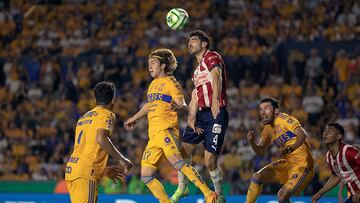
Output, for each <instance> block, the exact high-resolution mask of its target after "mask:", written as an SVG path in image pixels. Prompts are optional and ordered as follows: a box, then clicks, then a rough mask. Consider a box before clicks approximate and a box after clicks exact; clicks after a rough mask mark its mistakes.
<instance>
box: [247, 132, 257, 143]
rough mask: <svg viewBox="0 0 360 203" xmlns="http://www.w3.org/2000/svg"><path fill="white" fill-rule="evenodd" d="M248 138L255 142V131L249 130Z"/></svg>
mask: <svg viewBox="0 0 360 203" xmlns="http://www.w3.org/2000/svg"><path fill="white" fill-rule="evenodd" d="M246 138H247V140H248V141H249V142H253V141H254V140H255V131H254V130H249V132H248V133H247V134H246Z"/></svg>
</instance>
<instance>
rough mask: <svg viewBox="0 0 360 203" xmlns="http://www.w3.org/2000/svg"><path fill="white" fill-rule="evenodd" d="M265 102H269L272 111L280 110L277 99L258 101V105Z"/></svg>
mask: <svg viewBox="0 0 360 203" xmlns="http://www.w3.org/2000/svg"><path fill="white" fill-rule="evenodd" d="M266 102H269V103H270V104H271V106H272V107H273V108H274V109H278V108H280V105H279V101H278V100H277V99H274V98H271V97H266V98H263V99H262V100H261V101H260V103H259V105H260V104H262V103H266Z"/></svg>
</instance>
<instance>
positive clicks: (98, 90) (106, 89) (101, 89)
mask: <svg viewBox="0 0 360 203" xmlns="http://www.w3.org/2000/svg"><path fill="white" fill-rule="evenodd" d="M115 91H116V87H115V85H114V84H113V83H111V82H99V83H97V84H96V85H95V88H94V95H95V100H96V104H100V105H108V104H110V102H111V101H112V100H113V98H114V97H115Z"/></svg>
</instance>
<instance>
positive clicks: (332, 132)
mask: <svg viewBox="0 0 360 203" xmlns="http://www.w3.org/2000/svg"><path fill="white" fill-rule="evenodd" d="M344 134H345V130H344V127H343V126H342V125H340V124H339V123H335V122H334V123H328V124H327V125H326V127H325V129H324V132H323V134H322V136H323V142H324V144H326V145H329V144H334V143H336V142H341V140H342V138H343V136H344Z"/></svg>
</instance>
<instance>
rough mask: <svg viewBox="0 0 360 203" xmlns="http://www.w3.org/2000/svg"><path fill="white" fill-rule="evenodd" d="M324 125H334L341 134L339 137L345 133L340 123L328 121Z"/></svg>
mask: <svg viewBox="0 0 360 203" xmlns="http://www.w3.org/2000/svg"><path fill="white" fill-rule="evenodd" d="M326 126H331V127H334V128H335V129H336V130H337V131H338V132H339V133H340V134H341V138H343V137H344V134H345V130H344V127H343V126H342V125H340V124H339V123H336V122H333V123H328V124H327V125H326Z"/></svg>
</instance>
